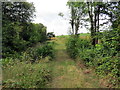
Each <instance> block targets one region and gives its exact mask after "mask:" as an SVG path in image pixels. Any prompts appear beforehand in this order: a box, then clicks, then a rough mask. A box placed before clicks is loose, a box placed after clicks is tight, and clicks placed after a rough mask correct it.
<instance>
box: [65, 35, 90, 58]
mask: <svg viewBox="0 0 120 90" xmlns="http://www.w3.org/2000/svg"><path fill="white" fill-rule="evenodd" d="M66 46H67V52H68V54H69V55H70V57H71V58H74V59H75V58H77V56H78V55H79V53H80V52H79V50H81V51H84V49H85V48H90V46H91V45H90V43H89V40H86V39H80V38H78V37H76V36H72V37H70V38H68V42H67V43H66Z"/></svg>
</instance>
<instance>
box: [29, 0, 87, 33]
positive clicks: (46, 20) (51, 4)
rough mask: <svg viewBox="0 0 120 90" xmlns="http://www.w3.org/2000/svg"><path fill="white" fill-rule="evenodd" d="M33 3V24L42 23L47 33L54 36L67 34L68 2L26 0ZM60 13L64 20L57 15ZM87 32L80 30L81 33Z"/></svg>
mask: <svg viewBox="0 0 120 90" xmlns="http://www.w3.org/2000/svg"><path fill="white" fill-rule="evenodd" d="M27 1H29V2H33V3H34V6H35V8H36V13H35V14H36V18H34V21H33V22H34V23H42V24H44V25H45V26H46V27H47V32H54V33H55V35H67V34H69V33H68V32H69V29H70V24H69V19H70V18H69V17H70V16H69V13H70V11H69V8H68V6H66V3H67V1H68V0H27ZM60 12H62V13H63V14H64V18H63V17H60V16H59V15H58V14H59V13H60ZM86 32H87V31H86V30H85V29H84V30H81V33H86Z"/></svg>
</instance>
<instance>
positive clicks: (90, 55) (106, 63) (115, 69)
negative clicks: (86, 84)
mask: <svg viewBox="0 0 120 90" xmlns="http://www.w3.org/2000/svg"><path fill="white" fill-rule="evenodd" d="M109 32H110V33H111V31H109ZM109 32H107V34H110V33H109ZM105 33H106V32H105ZM107 34H106V36H105V35H104V33H103V34H102V35H104V37H103V38H102V39H101V43H100V44H96V46H92V45H91V44H90V41H89V40H85V39H80V38H76V37H70V38H69V39H68V42H67V44H66V45H67V51H68V54H69V55H70V57H72V58H77V57H78V58H80V60H82V61H83V63H84V64H85V65H86V66H91V67H93V68H95V71H96V73H97V74H98V75H100V76H102V77H105V76H107V77H109V83H110V84H113V85H116V86H117V85H119V82H120V78H119V76H120V52H119V49H118V45H119V44H118V43H119V42H118V41H117V40H116V39H113V36H111V37H110V36H109V35H108V36H109V38H107ZM111 38H112V40H111Z"/></svg>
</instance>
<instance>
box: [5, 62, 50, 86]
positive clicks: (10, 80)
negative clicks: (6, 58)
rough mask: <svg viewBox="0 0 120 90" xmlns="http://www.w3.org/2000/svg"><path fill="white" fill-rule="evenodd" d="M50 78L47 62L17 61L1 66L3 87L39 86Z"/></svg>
mask: <svg viewBox="0 0 120 90" xmlns="http://www.w3.org/2000/svg"><path fill="white" fill-rule="evenodd" d="M9 72H10V73H9ZM50 80H51V70H50V68H49V66H48V65H47V63H36V64H26V62H17V63H16V64H14V65H7V66H4V68H3V87H4V88H41V87H45V86H46V84H47V83H48V81H50Z"/></svg>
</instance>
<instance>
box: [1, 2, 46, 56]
mask: <svg viewBox="0 0 120 90" xmlns="http://www.w3.org/2000/svg"><path fill="white" fill-rule="evenodd" d="M34 12H35V7H34V5H33V3H28V2H13V3H12V2H3V3H2V57H3V58H4V57H8V56H11V55H13V54H15V53H19V52H22V51H24V50H26V49H27V47H30V46H32V45H34V44H36V43H37V42H44V41H46V27H45V26H44V25H43V24H41V23H39V24H35V23H32V22H31V21H32V18H33V17H34V16H35V15H34Z"/></svg>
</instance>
